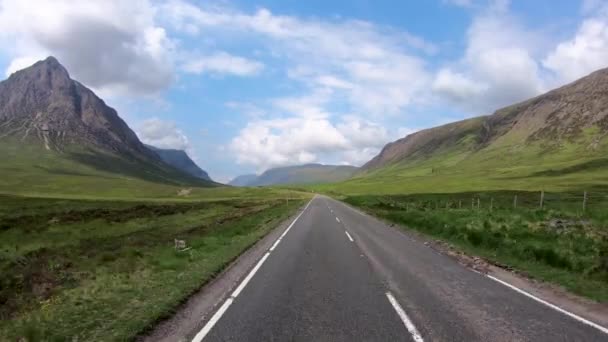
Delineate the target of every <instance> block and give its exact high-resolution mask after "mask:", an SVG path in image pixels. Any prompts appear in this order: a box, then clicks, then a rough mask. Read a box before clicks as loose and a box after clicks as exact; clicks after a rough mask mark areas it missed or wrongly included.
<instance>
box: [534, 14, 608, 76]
mask: <svg viewBox="0 0 608 342" xmlns="http://www.w3.org/2000/svg"><path fill="white" fill-rule="evenodd" d="M586 6H590V7H592V8H595V11H594V13H595V14H594V15H592V16H591V17H589V18H587V19H585V20H584V21H583V22H582V23H581V25H580V26H579V28H578V30H577V32H576V33H575V35H574V37H572V38H570V39H568V40H565V41H563V42H560V43H559V44H558V45H557V46H556V47H555V49H554V50H553V51H551V52H550V53H549V55H548V56H547V57H546V58H545V59H544V60H543V65H544V66H545V67H546V68H548V69H550V70H552V71H554V72H555V73H556V74H557V76H558V77H559V81H560V82H570V81H573V80H575V79H577V78H580V77H582V76H585V75H587V74H589V73H591V72H592V71H595V70H597V69H600V68H605V67H606V66H608V5H605V4H604V6H603V7H600V6H599V4H586Z"/></svg>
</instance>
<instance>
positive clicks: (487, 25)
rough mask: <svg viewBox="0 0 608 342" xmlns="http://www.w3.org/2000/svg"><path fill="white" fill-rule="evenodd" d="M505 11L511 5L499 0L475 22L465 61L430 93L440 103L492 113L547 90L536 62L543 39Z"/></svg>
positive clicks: (442, 75)
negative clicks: (436, 97) (437, 97)
mask: <svg viewBox="0 0 608 342" xmlns="http://www.w3.org/2000/svg"><path fill="white" fill-rule="evenodd" d="M507 7H508V1H496V2H494V3H493V5H492V6H490V7H489V8H487V9H485V10H484V11H482V12H481V13H480V14H478V15H477V16H476V17H475V18H474V20H473V22H472V24H471V26H470V27H469V29H468V32H467V47H466V51H465V53H464V55H463V57H462V58H461V59H460V60H459V61H457V62H456V63H453V64H452V65H451V66H449V67H443V68H441V69H440V70H439V71H438V72H437V73H436V75H435V79H434V81H433V86H432V89H433V91H434V92H435V93H436V95H438V96H439V99H440V100H443V101H447V102H449V103H452V104H456V105H457V106H459V107H460V108H462V109H464V110H466V111H469V112H472V113H474V114H488V113H489V112H491V111H493V110H496V109H498V108H500V107H503V106H506V105H510V104H513V103H515V102H518V101H521V100H524V99H527V98H530V97H533V96H535V95H538V94H539V93H541V92H542V91H544V90H545V81H544V80H543V78H542V77H541V71H540V65H539V62H538V61H537V59H538V57H537V56H538V55H539V54H540V53H541V51H539V49H540V46H542V45H543V44H540V41H542V37H540V36H539V35H538V34H537V33H535V32H534V31H533V30H530V29H528V28H525V27H523V25H522V24H521V23H520V22H519V21H518V20H517V19H516V18H514V17H513V16H512V15H511V14H510V13H509V12H508V8H507Z"/></svg>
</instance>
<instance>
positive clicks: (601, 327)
mask: <svg viewBox="0 0 608 342" xmlns="http://www.w3.org/2000/svg"><path fill="white" fill-rule="evenodd" d="M341 204H343V203H341ZM344 206H345V207H347V208H349V209H350V210H351V211H354V212H355V213H357V214H359V215H361V216H366V217H367V216H368V215H366V214H364V213H363V212H361V211H359V210H357V209H354V208H352V207H350V206H348V205H344ZM438 254H441V253H438ZM470 270H471V271H473V272H475V273H477V274H480V275H482V276H485V277H487V278H490V279H492V280H494V281H496V282H498V283H500V284H502V285H504V286H506V287H508V288H510V289H512V290H514V291H516V292H519V293H521V294H523V295H524V296H526V297H528V298H530V299H532V300H534V301H536V302H538V303H541V304H543V305H546V306H548V307H550V308H552V309H554V310H556V311H558V312H561V313H562V314H564V315H566V316H568V317H571V318H573V319H575V320H577V321H579V322H581V323H583V324H586V325H589V326H591V327H593V328H595V329H597V330H599V331H601V332H603V333H604V334H608V328H606V327H603V326H601V325H599V324H597V323H594V322H592V321H590V320H588V319H585V318H583V317H581V316H578V315H576V314H574V313H572V312H570V311H567V310H565V309H562V308H560V307H559V306H557V305H555V304H551V303H549V302H547V301H545V300H543V299H540V298H538V297H536V296H534V295H533V294H531V293H529V292H526V291H524V290H522V289H520V288H518V287H515V286H513V285H511V284H509V283H507V282H505V281H503V280H500V279H498V278H496V277H493V276H491V275H489V274H484V273H481V272H479V271H477V270H474V269H470ZM386 295H387V297H389V296H391V294H390V293H387V294H386ZM393 299H394V298H393ZM390 300H391V297H389V301H390ZM395 303H396V304H397V305H399V303H397V302H396V301H395ZM391 304H392V302H391ZM393 306H395V305H394V304H393ZM395 310H397V308H395ZM404 314H405V312H404ZM406 317H407V316H406ZM420 341H422V337H421V338H420Z"/></svg>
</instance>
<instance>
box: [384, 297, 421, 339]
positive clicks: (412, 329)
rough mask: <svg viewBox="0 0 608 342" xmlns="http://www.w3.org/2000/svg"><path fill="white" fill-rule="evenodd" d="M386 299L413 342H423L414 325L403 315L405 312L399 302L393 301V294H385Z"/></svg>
mask: <svg viewBox="0 0 608 342" xmlns="http://www.w3.org/2000/svg"><path fill="white" fill-rule="evenodd" d="M386 298H388V301H389V302H390V303H391V305H392V306H393V308H394V309H395V311H397V315H399V318H401V321H403V324H404V325H405V328H406V329H407V331H409V332H410V334H411V335H412V338H413V339H414V341H416V342H424V340H423V339H422V335H420V332H419V331H418V329H416V326H415V325H414V323H412V321H411V320H410V318H409V317H408V316H407V314H406V313H405V311H404V310H403V308H402V307H401V305H399V302H398V301H397V299H395V297H393V294H392V293H390V292H387V293H386Z"/></svg>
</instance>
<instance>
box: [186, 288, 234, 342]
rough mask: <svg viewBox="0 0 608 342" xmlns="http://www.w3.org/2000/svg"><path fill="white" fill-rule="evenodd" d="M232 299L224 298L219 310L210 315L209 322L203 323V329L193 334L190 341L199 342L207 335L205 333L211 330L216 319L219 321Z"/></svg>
mask: <svg viewBox="0 0 608 342" xmlns="http://www.w3.org/2000/svg"><path fill="white" fill-rule="evenodd" d="M233 301H234V299H233V298H228V299H226V301H225V302H224V304H223V305H222V306H221V307H220V309H219V310H217V312H216V313H215V314H214V315H213V317H211V319H210V320H209V322H207V324H205V326H204V327H203V329H202V330H201V331H199V332H198V334H196V336H194V338H193V339H192V342H201V341H202V340H203V339H204V338H205V336H207V334H208V333H209V332H210V331H211V328H213V326H214V325H215V323H217V321H219V320H220V318H222V316H223V315H224V312H226V310H228V308H229V307H230V305H232V302H233Z"/></svg>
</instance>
